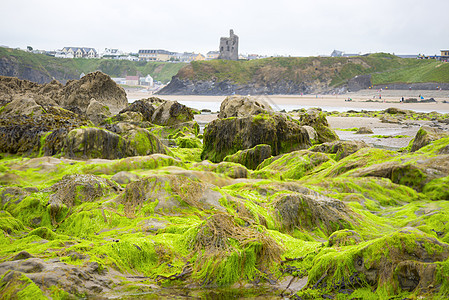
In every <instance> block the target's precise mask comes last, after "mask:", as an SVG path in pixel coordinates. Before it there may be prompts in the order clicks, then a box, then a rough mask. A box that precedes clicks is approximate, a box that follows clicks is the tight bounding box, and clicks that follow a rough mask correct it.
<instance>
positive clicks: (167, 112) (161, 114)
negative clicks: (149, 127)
mask: <svg viewBox="0 0 449 300" xmlns="http://www.w3.org/2000/svg"><path fill="white" fill-rule="evenodd" d="M192 120H193V113H192V110H191V109H190V108H188V107H187V106H185V105H183V104H180V103H178V102H177V101H166V102H165V103H163V104H162V105H160V106H159V107H158V108H157V109H156V110H155V111H154V113H153V116H152V118H151V123H154V124H157V125H162V126H171V125H174V124H178V123H184V122H188V121H192Z"/></svg>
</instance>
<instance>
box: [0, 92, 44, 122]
mask: <svg viewBox="0 0 449 300" xmlns="http://www.w3.org/2000/svg"><path fill="white" fill-rule="evenodd" d="M44 113H45V110H44V108H43V107H42V106H40V105H38V104H37V103H36V101H34V100H33V99H32V98H22V97H19V98H15V99H14V100H13V101H11V102H10V103H8V104H6V105H5V106H4V108H3V110H1V111H0V117H2V118H16V117H17V116H18V115H31V116H36V117H37V116H40V115H42V114H44Z"/></svg>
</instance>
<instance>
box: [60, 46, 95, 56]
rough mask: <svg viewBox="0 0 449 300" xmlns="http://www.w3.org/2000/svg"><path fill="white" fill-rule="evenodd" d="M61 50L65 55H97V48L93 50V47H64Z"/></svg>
mask: <svg viewBox="0 0 449 300" xmlns="http://www.w3.org/2000/svg"><path fill="white" fill-rule="evenodd" d="M61 52H62V53H63V54H64V55H67V56H69V55H70V56H71V55H73V57H74V58H96V57H98V54H97V50H95V49H94V48H86V47H64V48H63V49H62V51H61Z"/></svg>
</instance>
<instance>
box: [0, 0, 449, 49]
mask: <svg viewBox="0 0 449 300" xmlns="http://www.w3.org/2000/svg"><path fill="white" fill-rule="evenodd" d="M231 28H232V29H234V32H235V34H237V35H238V36H239V39H240V40H239V52H240V53H244V54H245V53H246V54H248V53H257V54H263V55H292V56H315V55H329V54H330V53H331V52H332V51H333V50H334V49H338V50H342V51H345V52H346V53H368V52H389V53H395V54H417V53H424V54H428V55H433V54H439V51H440V50H442V49H447V48H449V0H434V1H432V0H427V1H416V0H340V1H338V0H296V1H294V0H274V1H266V0H258V1H253V0H228V1H224V0H221V1H214V0H208V1H206V0H158V1H154V0H140V1H135V0H121V1H119V0H107V1H106V0H77V1H64V0H59V1H55V0H28V1H26V0H0V45H6V46H10V47H20V48H25V47H26V46H28V45H30V46H32V47H33V48H35V49H45V50H55V49H62V48H63V47H65V46H72V47H79V46H82V47H93V48H96V49H97V51H102V50H103V49H104V48H106V47H107V48H119V49H121V50H125V51H131V52H137V51H138V50H139V49H166V50H170V51H177V52H184V51H188V52H193V51H194V52H200V53H203V54H205V53H206V52H208V51H210V50H218V45H219V39H220V37H221V36H228V35H229V29H231Z"/></svg>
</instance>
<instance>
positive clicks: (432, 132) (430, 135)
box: [411, 126, 449, 152]
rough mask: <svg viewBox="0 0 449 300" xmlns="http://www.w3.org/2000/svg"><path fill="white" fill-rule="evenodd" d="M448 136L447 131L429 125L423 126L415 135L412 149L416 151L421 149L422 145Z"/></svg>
mask: <svg viewBox="0 0 449 300" xmlns="http://www.w3.org/2000/svg"><path fill="white" fill-rule="evenodd" d="M448 136H449V133H448V132H446V131H443V130H441V129H438V128H433V127H429V126H423V127H421V128H420V129H419V130H418V132H417V133H416V135H415V138H414V139H413V144H412V148H411V151H412V152H415V151H417V150H419V149H421V148H422V147H424V146H427V145H429V144H430V143H431V142H433V141H436V140H439V139H441V138H444V137H448Z"/></svg>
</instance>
